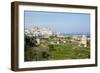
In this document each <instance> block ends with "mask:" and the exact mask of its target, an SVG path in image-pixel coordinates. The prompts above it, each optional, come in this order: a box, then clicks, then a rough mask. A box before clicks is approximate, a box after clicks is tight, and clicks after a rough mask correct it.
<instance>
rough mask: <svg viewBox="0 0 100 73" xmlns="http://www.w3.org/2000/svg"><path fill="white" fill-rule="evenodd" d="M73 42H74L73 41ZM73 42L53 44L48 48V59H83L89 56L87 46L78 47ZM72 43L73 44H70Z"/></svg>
mask: <svg viewBox="0 0 100 73" xmlns="http://www.w3.org/2000/svg"><path fill="white" fill-rule="evenodd" d="M73 44H74V43H73ZM73 44H60V45H54V47H53V49H52V48H50V49H52V50H50V54H51V56H50V57H49V59H50V60H61V59H84V58H89V57H90V50H89V47H78V46H77V45H76V46H75V45H73ZM72 45H73V46H72Z"/></svg>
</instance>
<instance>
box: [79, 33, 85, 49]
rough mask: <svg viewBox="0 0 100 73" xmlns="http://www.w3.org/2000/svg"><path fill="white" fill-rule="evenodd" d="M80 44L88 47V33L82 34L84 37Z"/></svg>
mask: <svg viewBox="0 0 100 73" xmlns="http://www.w3.org/2000/svg"><path fill="white" fill-rule="evenodd" d="M79 45H83V46H84V47H87V37H86V35H82V38H81V40H80V43H79Z"/></svg>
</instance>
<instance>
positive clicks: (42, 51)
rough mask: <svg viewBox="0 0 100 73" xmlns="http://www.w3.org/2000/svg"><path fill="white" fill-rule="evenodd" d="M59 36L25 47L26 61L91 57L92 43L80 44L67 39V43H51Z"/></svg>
mask: <svg viewBox="0 0 100 73" xmlns="http://www.w3.org/2000/svg"><path fill="white" fill-rule="evenodd" d="M51 41H53V42H56V41H57V38H49V39H42V40H41V44H40V45H38V46H33V47H29V48H25V59H24V60H25V61H42V60H64V59H86V58H90V45H88V46H87V47H83V46H78V43H77V42H71V41H69V39H65V41H66V43H60V44H50V42H51Z"/></svg>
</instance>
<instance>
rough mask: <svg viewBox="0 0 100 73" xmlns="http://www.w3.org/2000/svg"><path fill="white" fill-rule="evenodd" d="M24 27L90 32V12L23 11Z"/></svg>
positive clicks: (66, 31) (76, 32)
mask: <svg viewBox="0 0 100 73" xmlns="http://www.w3.org/2000/svg"><path fill="white" fill-rule="evenodd" d="M24 23H25V27H31V26H38V27H46V28H49V29H50V30H52V31H53V32H60V33H66V34H70V33H73V34H79V33H81V34H90V14H86V13H67V12H40V11H24Z"/></svg>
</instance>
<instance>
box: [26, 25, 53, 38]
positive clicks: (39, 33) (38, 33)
mask: <svg viewBox="0 0 100 73" xmlns="http://www.w3.org/2000/svg"><path fill="white" fill-rule="evenodd" d="M25 34H26V35H28V36H30V37H31V36H34V37H39V38H49V37H50V36H51V35H52V31H51V30H49V29H47V28H39V27H36V26H34V27H33V28H31V29H25Z"/></svg>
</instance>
